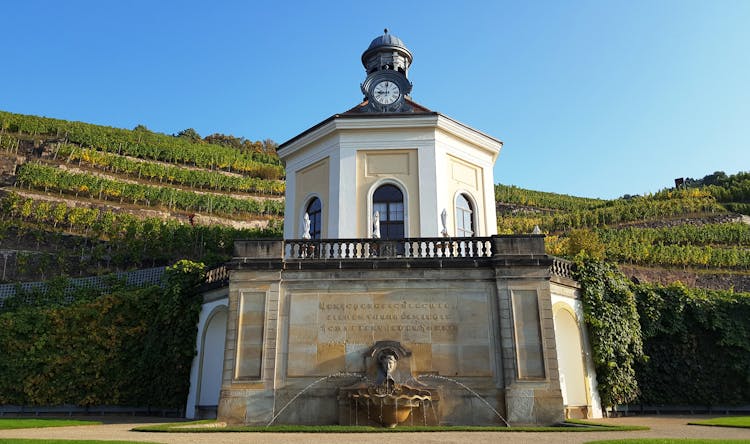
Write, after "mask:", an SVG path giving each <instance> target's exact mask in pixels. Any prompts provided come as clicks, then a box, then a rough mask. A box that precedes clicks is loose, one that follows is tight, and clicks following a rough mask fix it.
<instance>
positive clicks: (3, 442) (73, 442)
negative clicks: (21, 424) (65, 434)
mask: <svg viewBox="0 0 750 444" xmlns="http://www.w3.org/2000/svg"><path fill="white" fill-rule="evenodd" d="M0 444H158V443H153V442H145V441H92V440H85V439H20V438H19V439H15V438H0Z"/></svg>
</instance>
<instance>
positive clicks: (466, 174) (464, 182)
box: [441, 156, 494, 236]
mask: <svg viewBox="0 0 750 444" xmlns="http://www.w3.org/2000/svg"><path fill="white" fill-rule="evenodd" d="M446 165H447V169H448V170H447V171H445V174H444V175H443V177H444V178H445V180H446V181H447V188H448V190H447V191H448V196H449V198H450V199H451V201H450V202H451V208H447V210H448V211H447V213H448V220H447V225H448V233H450V235H451V236H455V235H456V195H457V193H458V192H459V191H462V192H467V193H468V194H469V196H470V197H471V199H470V201H471V202H472V205H473V206H474V232H475V233H474V235H475V236H486V233H487V228H486V227H485V226H484V225H485V224H484V214H483V212H484V200H485V196H484V179H483V178H484V175H483V171H482V168H481V167H478V166H476V165H472V164H471V163H469V162H466V161H464V160H461V159H459V158H457V157H453V156H448V162H447V163H446ZM493 200H494V196H493ZM441 211H442V210H441Z"/></svg>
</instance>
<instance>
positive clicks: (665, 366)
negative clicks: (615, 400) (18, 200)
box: [634, 283, 750, 405]
mask: <svg viewBox="0 0 750 444" xmlns="http://www.w3.org/2000/svg"><path fill="white" fill-rule="evenodd" d="M634 289H635V291H636V295H637V301H638V311H639V313H640V315H641V325H642V328H643V338H644V351H645V352H646V353H647V354H648V355H649V356H650V358H651V359H649V361H647V362H642V363H639V364H638V366H637V375H638V383H639V385H640V387H641V390H642V395H641V397H640V402H642V403H644V404H651V405H653V404H693V405H726V404H746V403H747V402H748V401H750V294H748V293H733V292H731V291H720V290H704V289H698V288H687V287H685V286H684V285H682V284H680V283H676V284H672V285H669V286H662V285H653V284H640V285H635V286H634Z"/></svg>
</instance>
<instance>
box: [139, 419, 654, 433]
mask: <svg viewBox="0 0 750 444" xmlns="http://www.w3.org/2000/svg"><path fill="white" fill-rule="evenodd" d="M213 423H215V421H213V420H207V421H194V422H175V423H169V424H157V425H149V426H142V427H136V428H134V429H133V430H134V431H136V432H168V433H187V432H190V433H195V432H205V433H222V432H272V433H273V432H276V433H389V432H606V431H629V430H648V427H639V426H613V425H601V424H595V423H587V422H584V421H576V422H575V424H571V426H570V427H564V426H562V427H561V426H558V427H510V428H509V427H492V426H486V427H485V426H427V427H423V426H418V427H417V426H401V427H396V428H393V429H389V428H386V427H369V426H341V425H322V426H302V425H272V426H269V427H263V426H244V425H230V426H226V427H216V426H214V427H211V426H210V425H211V424H213ZM191 426H192V427H191Z"/></svg>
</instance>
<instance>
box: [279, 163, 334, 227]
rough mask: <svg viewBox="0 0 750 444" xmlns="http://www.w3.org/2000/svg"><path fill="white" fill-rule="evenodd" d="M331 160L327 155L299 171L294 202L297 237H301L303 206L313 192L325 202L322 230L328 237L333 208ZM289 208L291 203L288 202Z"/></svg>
mask: <svg viewBox="0 0 750 444" xmlns="http://www.w3.org/2000/svg"><path fill="white" fill-rule="evenodd" d="M329 171H330V160H329V158H328V157H326V158H325V159H323V160H320V161H318V162H315V163H314V164H312V165H310V166H308V167H307V168H303V169H301V170H299V171H297V174H296V183H295V189H294V196H295V199H296V200H297V201H296V202H294V207H293V208H294V220H295V221H296V222H295V224H294V233H295V237H296V238H301V237H302V233H301V231H300V230H301V225H302V217H303V215H304V214H305V210H304V208H303V206H304V205H306V204H307V201H308V200H309V199H310V196H311V195H312V194H317V195H318V196H319V197H320V200H321V201H322V204H323V214H322V216H323V220H322V225H323V226H322V232H321V235H322V236H323V238H327V237H328V224H329V217H330V211H329V209H330V208H331V195H330V184H329V178H330V173H329ZM287 208H289V205H288V204H287Z"/></svg>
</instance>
